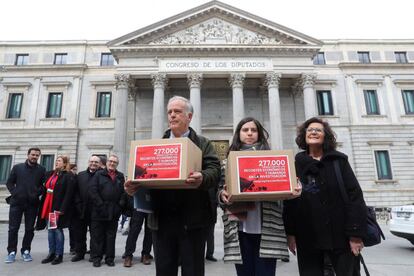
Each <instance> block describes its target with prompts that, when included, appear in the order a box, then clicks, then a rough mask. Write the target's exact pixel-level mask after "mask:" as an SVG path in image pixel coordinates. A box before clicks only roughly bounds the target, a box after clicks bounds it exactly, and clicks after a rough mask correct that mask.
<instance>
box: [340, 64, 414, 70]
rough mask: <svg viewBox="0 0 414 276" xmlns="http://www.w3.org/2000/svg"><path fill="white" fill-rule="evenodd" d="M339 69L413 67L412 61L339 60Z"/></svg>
mask: <svg viewBox="0 0 414 276" xmlns="http://www.w3.org/2000/svg"><path fill="white" fill-rule="evenodd" d="M338 67H339V68H341V69H414V63H395V62H375V63H359V62H341V63H339V64H338Z"/></svg>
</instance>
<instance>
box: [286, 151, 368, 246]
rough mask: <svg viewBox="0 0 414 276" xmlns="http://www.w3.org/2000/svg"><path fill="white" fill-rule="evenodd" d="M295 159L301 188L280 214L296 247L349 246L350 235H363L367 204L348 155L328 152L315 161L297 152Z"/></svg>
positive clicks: (303, 153) (305, 154)
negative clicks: (339, 174)
mask: <svg viewBox="0 0 414 276" xmlns="http://www.w3.org/2000/svg"><path fill="white" fill-rule="evenodd" d="M334 160H338V161H339V164H340V168H341V172H342V177H343V180H344V184H345V190H346V191H347V193H348V196H349V199H350V204H349V205H345V203H344V201H343V200H342V196H341V192H340V190H339V186H338V185H339V184H338V181H337V177H336V175H335V169H334V162H333V161H334ZM295 161H296V163H295V164H296V172H297V176H298V177H299V178H300V181H301V183H302V186H303V191H302V194H301V196H300V197H299V198H296V199H293V200H286V201H285V204H284V214H283V217H284V223H285V229H286V233H287V234H288V235H293V236H296V242H297V246H298V248H301V247H302V248H303V247H312V248H319V249H344V248H349V237H361V238H362V237H364V235H365V233H366V211H365V210H366V206H365V201H364V198H363V195H362V190H361V187H360V186H359V183H358V180H357V179H356V177H355V175H354V172H353V171H352V168H351V166H350V164H349V162H348V157H347V156H346V155H345V154H343V153H341V152H338V151H330V152H328V153H326V154H324V155H323V157H322V158H321V160H320V161H318V160H315V159H313V158H312V157H310V156H309V155H308V154H307V153H306V152H300V153H298V154H297V155H296V157H295Z"/></svg>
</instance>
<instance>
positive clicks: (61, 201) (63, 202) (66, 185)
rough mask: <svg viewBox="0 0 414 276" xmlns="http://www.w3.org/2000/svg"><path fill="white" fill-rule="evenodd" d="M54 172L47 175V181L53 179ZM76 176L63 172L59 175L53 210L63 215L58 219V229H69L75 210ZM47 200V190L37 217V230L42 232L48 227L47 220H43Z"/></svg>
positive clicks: (54, 191) (54, 193) (54, 192)
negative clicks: (42, 215)
mask: <svg viewBox="0 0 414 276" xmlns="http://www.w3.org/2000/svg"><path fill="white" fill-rule="evenodd" d="M52 174H53V171H50V172H47V173H46V177H45V179H46V181H47V180H48V179H49V177H51V176H52ZM75 181H76V180H75V175H73V174H72V173H71V172H66V171H61V172H59V173H58V179H57V181H56V185H55V188H54V190H53V201H52V209H51V212H53V211H59V212H61V213H62V215H60V216H59V219H58V228H61V229H62V228H67V227H69V224H70V220H71V217H72V214H73V211H74V208H73V192H74V189H75ZM45 198H46V189H44V192H43V195H42V198H41V204H40V208H39V212H38V216H37V222H36V230H42V229H44V228H45V227H46V220H44V219H42V218H41V213H42V209H43V204H44V202H45Z"/></svg>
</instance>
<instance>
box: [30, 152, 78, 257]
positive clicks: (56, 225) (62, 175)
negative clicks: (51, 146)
mask: <svg viewBox="0 0 414 276" xmlns="http://www.w3.org/2000/svg"><path fill="white" fill-rule="evenodd" d="M73 189H74V175H73V174H72V173H71V172H70V167H69V157H68V156H64V155H60V156H58V158H56V163H55V170H53V171H50V172H48V173H46V183H45V190H44V193H43V195H42V199H41V205H40V206H41V207H40V209H39V215H38V219H37V224H36V229H37V230H41V229H44V228H45V227H46V225H48V242H49V254H48V255H47V257H46V258H45V259H43V260H42V264H46V263H50V262H51V263H52V265H57V264H60V263H61V262H62V261H63V251H64V244H65V236H64V234H63V228H66V227H68V226H69V222H70V206H71V204H72V196H73ZM53 217H55V218H56V220H54V219H53Z"/></svg>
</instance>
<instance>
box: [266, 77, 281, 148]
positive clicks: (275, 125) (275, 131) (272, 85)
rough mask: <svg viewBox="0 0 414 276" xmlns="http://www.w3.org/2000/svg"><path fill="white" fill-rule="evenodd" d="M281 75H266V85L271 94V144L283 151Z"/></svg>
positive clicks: (272, 146)
mask: <svg viewBox="0 0 414 276" xmlns="http://www.w3.org/2000/svg"><path fill="white" fill-rule="evenodd" d="M280 77H281V74H279V73H275V72H271V73H267V74H266V79H265V85H266V86H267V88H268V92H269V120H270V144H271V148H272V149H275V150H280V149H283V136H282V118H281V117H280V98H279V83H280Z"/></svg>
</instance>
